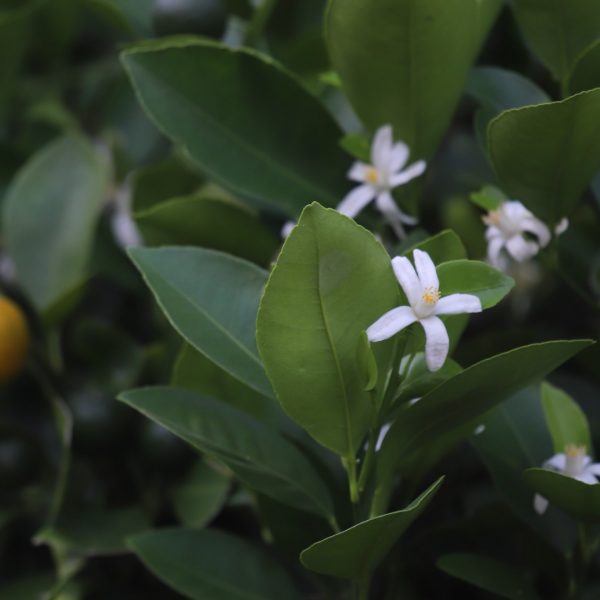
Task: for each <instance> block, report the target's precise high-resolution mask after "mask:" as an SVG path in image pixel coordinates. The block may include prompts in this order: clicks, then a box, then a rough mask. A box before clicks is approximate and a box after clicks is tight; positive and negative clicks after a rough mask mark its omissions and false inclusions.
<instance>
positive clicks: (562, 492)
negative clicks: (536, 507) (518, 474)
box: [523, 469, 600, 523]
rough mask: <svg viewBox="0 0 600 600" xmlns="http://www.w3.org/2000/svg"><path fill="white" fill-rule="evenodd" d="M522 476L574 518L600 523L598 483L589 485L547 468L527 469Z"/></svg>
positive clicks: (599, 485) (599, 490)
mask: <svg viewBox="0 0 600 600" xmlns="http://www.w3.org/2000/svg"><path fill="white" fill-rule="evenodd" d="M523 476H524V477H525V480H526V481H527V483H528V484H529V485H530V486H531V487H532V488H533V489H534V490H535V491H536V492H537V493H538V494H541V495H542V496H543V497H544V498H546V499H547V500H549V501H550V504H553V505H554V506H557V507H558V508H560V509H561V510H564V511H565V512H566V513H568V514H569V515H571V516H572V517H573V518H574V519H578V520H579V521H584V522H587V523H600V484H598V483H597V484H594V485H590V484H588V483H583V482H582V481H578V480H577V479H573V478H572V477H567V476H566V475H562V474H561V473H557V472H556V471H549V470H547V469H527V471H525V473H524V475H523Z"/></svg>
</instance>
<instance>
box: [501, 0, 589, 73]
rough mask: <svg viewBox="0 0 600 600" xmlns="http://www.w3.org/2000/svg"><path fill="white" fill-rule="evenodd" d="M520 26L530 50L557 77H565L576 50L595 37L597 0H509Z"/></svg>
mask: <svg viewBox="0 0 600 600" xmlns="http://www.w3.org/2000/svg"><path fill="white" fill-rule="evenodd" d="M511 5H512V8H513V11H514V14H515V17H516V19H517V22H518V23H519V27H520V28H521V31H522V32H523V34H524V36H525V38H526V40H527V42H529V45H530V46H531V48H532V50H533V51H534V52H535V53H536V54H537V55H538V57H539V58H540V59H541V60H542V62H543V63H544V64H545V65H546V66H547V67H548V68H549V69H550V71H551V72H552V74H553V75H554V77H555V78H556V79H557V80H558V81H561V82H562V81H564V80H565V79H566V78H567V77H568V75H569V72H570V70H571V68H572V66H573V63H574V62H575V60H576V59H577V56H578V55H579V53H580V52H581V51H582V50H583V49H584V48H585V47H586V46H587V45H588V44H590V42H592V41H593V40H595V39H596V38H597V37H598V27H599V26H600V4H598V2H596V0H572V1H565V0H558V2H548V1H547V0H512V2H511Z"/></svg>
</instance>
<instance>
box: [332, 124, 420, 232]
mask: <svg viewBox="0 0 600 600" xmlns="http://www.w3.org/2000/svg"><path fill="white" fill-rule="evenodd" d="M409 154H410V152H409V149H408V146H407V145H406V144H404V143H403V142H397V143H395V144H394V142H393V138H392V127H391V125H385V126H384V127H381V128H379V129H378V130H377V133H376V134H375V138H374V139H373V144H372V146H371V163H372V164H370V165H368V164H366V163H363V162H360V161H358V162H355V163H354V164H353V165H352V168H351V169H350V171H348V177H349V178H350V179H352V180H353V181H356V182H358V183H360V184H361V185H359V186H358V187H356V188H354V189H353V190H352V191H350V192H349V193H348V194H347V195H346V197H345V198H344V199H343V200H342V201H341V203H340V204H339V206H338V210H339V211H340V212H341V213H342V214H344V215H347V216H348V217H351V218H354V217H355V216H356V215H357V214H358V213H359V212H360V211H361V210H362V209H363V208H365V206H367V204H369V202H371V200H373V199H375V206H376V208H377V210H379V211H380V212H381V213H382V214H383V216H384V217H385V218H386V220H387V221H388V223H389V224H390V225H391V227H392V228H393V229H394V231H395V233H396V235H397V236H398V237H400V238H403V237H404V236H405V235H406V234H405V231H404V227H403V225H402V224H403V223H405V224H407V225H415V224H416V223H417V219H415V218H414V217H410V216H409V215H407V214H405V213H403V212H402V211H401V210H400V209H399V208H398V206H397V205H396V202H395V201H394V199H393V197H392V194H391V191H392V190H393V189H394V188H396V187H398V186H400V185H404V184H405V183H408V182H409V181H410V180H411V179H414V178H415V177H419V175H422V174H423V172H424V171H425V167H426V164H425V161H422V160H419V161H417V162H415V163H413V164H412V165H410V166H408V167H406V168H405V169H404V167H405V165H406V163H407V161H408V156H409ZM403 169H404V170H403Z"/></svg>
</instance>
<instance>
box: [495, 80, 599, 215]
mask: <svg viewBox="0 0 600 600" xmlns="http://www.w3.org/2000/svg"><path fill="white" fill-rule="evenodd" d="M599 123H600V89H595V90H590V91H588V92H582V93H581V94H577V95H576V96H571V97H570V98H567V99H566V100H563V101H561V102H549V103H547V104H540V105H537V106H526V107H523V108H516V109H513V110H507V111H506V112H503V113H502V114H500V115H499V116H498V117H497V118H495V119H494V120H493V121H492V122H491V123H490V126H489V129H488V142H489V154H490V159H491V161H492V164H493V165H494V169H495V170H496V173H497V174H498V178H499V179H500V183H501V185H502V188H503V189H504V191H505V192H506V193H507V194H508V195H509V196H510V197H511V198H515V199H517V200H520V201H521V202H523V204H525V205H526V206H527V208H529V209H530V210H531V211H532V212H533V213H534V214H535V215H536V216H537V217H539V218H540V219H542V220H544V221H547V222H548V223H549V224H550V225H554V224H556V223H557V222H558V221H559V220H560V219H561V218H562V217H565V216H568V215H569V214H570V213H571V211H572V210H573V209H574V208H575V206H576V205H577V203H578V202H579V200H580V198H581V195H582V194H583V192H584V191H585V188H586V187H587V186H588V185H589V183H590V181H591V180H592V177H593V176H594V175H595V174H596V173H597V171H598V170H600V133H599V132H600V125H598V124H599Z"/></svg>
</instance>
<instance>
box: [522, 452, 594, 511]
mask: <svg viewBox="0 0 600 600" xmlns="http://www.w3.org/2000/svg"><path fill="white" fill-rule="evenodd" d="M542 467H543V468H544V469H552V470H553V471H558V472H559V473H562V474H563V475H566V476H567V477H572V478H573V479H577V480H578V481H582V482H583V483H588V484H590V485H591V484H594V483H598V479H597V477H599V476H600V463H593V462H592V459H591V457H590V456H588V455H587V454H586V451H585V446H576V445H575V444H569V445H568V446H567V447H566V448H565V451H564V452H561V453H559V454H555V455H554V456H553V457H552V458H549V459H548V460H547V461H546V462H544V464H543V465H542ZM533 506H534V508H535V510H536V512H537V513H539V514H540V515H541V514H543V513H544V512H545V511H546V508H548V500H546V498H544V497H543V496H540V495H539V494H536V495H535V497H534V499H533Z"/></svg>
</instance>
